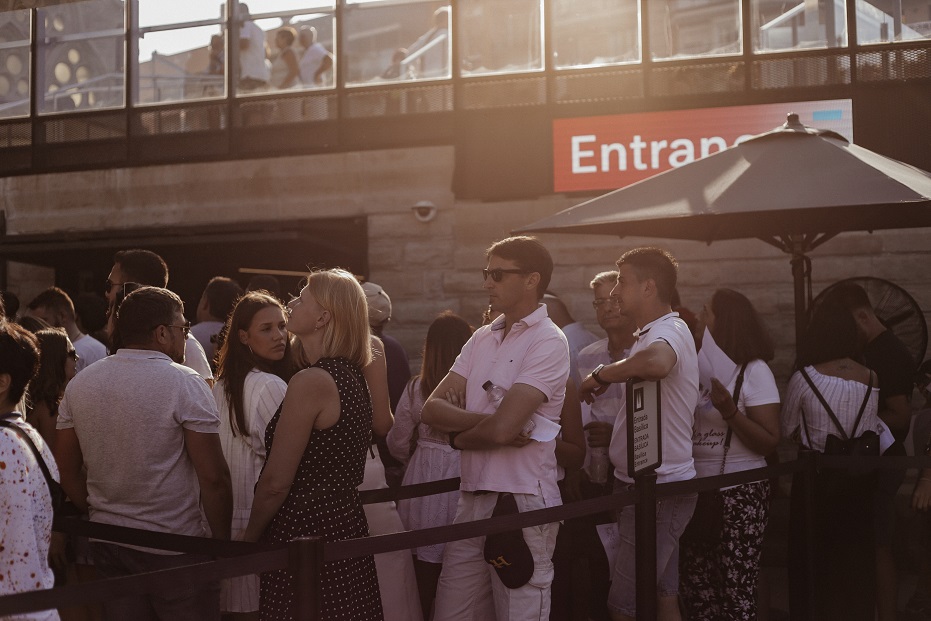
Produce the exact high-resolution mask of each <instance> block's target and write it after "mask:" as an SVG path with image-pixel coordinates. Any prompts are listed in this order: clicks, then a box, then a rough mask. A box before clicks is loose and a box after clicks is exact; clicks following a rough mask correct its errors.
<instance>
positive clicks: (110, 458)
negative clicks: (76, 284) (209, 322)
mask: <svg viewBox="0 0 931 621" xmlns="http://www.w3.org/2000/svg"><path fill="white" fill-rule="evenodd" d="M183 310H184V309H183V304H182V302H181V299H180V298H178V296H177V295H175V294H174V293H172V292H171V291H168V290H167V289H162V288H159V287H142V288H140V289H137V290H135V291H133V292H132V293H130V294H129V295H127V296H126V299H125V300H123V303H122V304H121V306H120V312H119V315H118V317H117V329H118V330H119V333H120V335H121V337H122V339H123V346H122V347H121V348H120V349H119V351H117V352H116V354H114V355H112V356H108V357H107V358H104V359H103V360H101V361H100V362H98V363H96V364H94V365H92V366H90V367H88V368H86V369H85V370H84V371H82V372H81V373H80V374H79V375H78V376H77V377H75V379H74V380H72V381H71V382H70V383H69V384H68V387H67V388H66V389H65V396H64V398H63V399H62V401H61V405H60V407H59V417H58V425H57V428H58V431H57V434H56V443H55V450H54V453H55V459H56V461H57V463H58V465H59V468H60V470H61V485H62V487H63V488H64V490H65V492H66V493H67V494H68V497H69V498H70V499H71V500H72V501H73V502H74V503H75V504H76V505H77V506H78V507H79V508H80V509H83V510H89V513H90V519H91V521H92V522H100V523H104V524H113V525H117V526H127V527H131V528H141V529H145V530H154V531H160V532H167V533H174V534H178V535H192V536H197V537H204V536H207V535H208V533H207V532H206V531H205V528H204V519H205V518H206V523H207V525H209V528H210V532H209V534H210V535H211V536H212V537H214V538H217V539H229V536H230V521H231V519H232V489H231V483H230V474H229V469H228V467H227V465H226V460H225V459H224V458H223V451H222V448H221V446H220V437H219V427H220V418H219V414H218V413H217V406H216V402H215V401H214V399H213V395H212V394H211V392H210V389H209V388H208V387H207V386H206V385H205V384H204V382H203V381H202V380H201V379H200V377H199V376H198V374H197V373H196V372H195V371H193V370H192V369H190V368H188V367H185V366H182V365H181V364H180V362H181V361H183V360H184V350H185V345H184V341H185V338H186V336H187V333H188V332H189V330H190V328H189V326H188V324H187V323H186V322H185V319H184V314H183ZM85 468H86V470H85ZM201 507H203V509H201ZM157 552H158V553H156V551H152V550H145V549H139V548H137V547H126V546H123V545H119V544H113V543H108V542H102V541H100V542H92V543H91V554H92V557H93V559H94V566H95V568H96V569H97V571H98V572H99V573H100V575H101V576H102V577H105V578H112V577H117V576H125V575H129V574H133V573H143V572H149V571H158V570H162V569H169V568H172V567H178V566H181V565H189V564H193V563H198V562H204V561H207V560H210V559H209V558H207V557H205V556H203V555H197V554H191V555H188V554H164V553H161V552H162V551H157ZM219 605H220V604H219V585H218V584H208V585H205V586H196V587H190V588H186V589H183V590H181V591H180V592H178V591H175V592H166V593H157V594H150V595H144V596H130V597H126V598H122V599H118V600H111V601H109V602H106V603H105V604H104V609H105V613H106V614H105V617H106V618H108V619H135V618H151V612H153V611H154V612H155V613H156V615H157V616H158V618H160V619H190V620H194V619H216V620H218V621H219V618H220V610H219Z"/></svg>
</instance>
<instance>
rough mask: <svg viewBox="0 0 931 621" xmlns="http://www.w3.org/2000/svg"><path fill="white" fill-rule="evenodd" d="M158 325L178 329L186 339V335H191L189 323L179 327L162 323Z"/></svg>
mask: <svg viewBox="0 0 931 621" xmlns="http://www.w3.org/2000/svg"><path fill="white" fill-rule="evenodd" d="M159 325H162V326H165V327H166V328H180V329H181V333H182V334H183V335H184V338H187V335H188V334H190V333H191V322H190V321H189V322H187V323H185V324H183V325H180V326H176V325H174V324H170V323H163V324H159Z"/></svg>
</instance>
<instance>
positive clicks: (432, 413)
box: [421, 398, 488, 433]
mask: <svg viewBox="0 0 931 621" xmlns="http://www.w3.org/2000/svg"><path fill="white" fill-rule="evenodd" d="M421 417H422V419H423V422H425V423H426V424H428V425H430V426H431V427H433V428H434V429H436V430H437V431H441V432H444V433H449V432H450V431H456V432H461V431H466V430H467V429H471V428H472V427H474V426H475V425H477V424H478V423H479V422H480V421H481V420H482V419H484V418H487V417H488V416H487V415H486V414H479V413H477V412H469V411H468V410H463V409H462V408H460V407H456V406H455V405H453V404H452V403H450V402H449V401H446V400H445V399H438V398H432V399H429V400H428V401H427V403H426V404H424V406H423V411H422V413H421Z"/></svg>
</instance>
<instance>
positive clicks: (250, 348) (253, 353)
mask: <svg viewBox="0 0 931 621" xmlns="http://www.w3.org/2000/svg"><path fill="white" fill-rule="evenodd" d="M246 347H248V348H249V353H250V354H252V357H253V358H255V352H254V351H252V347H250V346H249V345H246Z"/></svg>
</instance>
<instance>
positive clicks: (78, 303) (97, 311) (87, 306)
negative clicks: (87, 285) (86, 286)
mask: <svg viewBox="0 0 931 621" xmlns="http://www.w3.org/2000/svg"><path fill="white" fill-rule="evenodd" d="M74 312H75V313H77V316H78V319H79V320H80V322H81V328H82V329H83V330H84V332H86V333H87V334H93V333H94V332H98V331H99V330H102V329H103V328H105V327H106V326H107V301H106V300H105V299H104V298H103V297H101V296H100V295H99V294H97V293H82V294H80V295H79V296H78V297H76V298H74Z"/></svg>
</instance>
